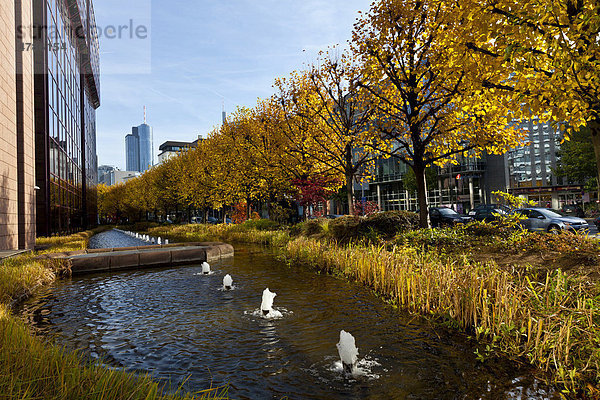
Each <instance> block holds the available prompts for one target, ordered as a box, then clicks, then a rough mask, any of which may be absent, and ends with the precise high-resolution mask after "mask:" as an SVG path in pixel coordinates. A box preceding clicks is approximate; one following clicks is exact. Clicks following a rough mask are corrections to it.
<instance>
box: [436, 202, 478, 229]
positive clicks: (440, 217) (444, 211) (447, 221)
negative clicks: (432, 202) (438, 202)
mask: <svg viewBox="0 0 600 400" xmlns="http://www.w3.org/2000/svg"><path fill="white" fill-rule="evenodd" d="M429 219H430V220H431V226H433V227H434V228H435V227H438V226H443V225H455V224H464V223H466V222H470V221H472V220H473V218H471V217H469V216H466V215H463V214H459V213H457V212H456V211H454V210H453V209H451V208H448V207H431V208H430V209H429Z"/></svg>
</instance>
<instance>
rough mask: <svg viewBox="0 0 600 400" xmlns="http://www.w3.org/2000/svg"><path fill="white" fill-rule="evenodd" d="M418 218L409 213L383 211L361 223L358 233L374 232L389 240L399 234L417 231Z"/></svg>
mask: <svg viewBox="0 0 600 400" xmlns="http://www.w3.org/2000/svg"><path fill="white" fill-rule="evenodd" d="M418 227H419V216H418V215H417V214H415V213H413V212H409V211H384V212H380V213H375V214H372V215H369V216H368V217H366V218H365V219H364V220H363V221H361V228H360V231H361V233H363V234H366V233H367V232H370V231H371V230H372V231H375V232H376V233H377V234H378V235H381V236H382V237H383V238H385V239H391V238H393V237H394V236H396V234H398V233H399V232H405V231H410V230H414V229H417V228H418Z"/></svg>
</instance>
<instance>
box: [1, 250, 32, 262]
mask: <svg viewBox="0 0 600 400" xmlns="http://www.w3.org/2000/svg"><path fill="white" fill-rule="evenodd" d="M29 251H31V250H2V251H0V261H1V260H4V259H5V258H10V257H14V256H17V255H19V254H23V253H27V252H29Z"/></svg>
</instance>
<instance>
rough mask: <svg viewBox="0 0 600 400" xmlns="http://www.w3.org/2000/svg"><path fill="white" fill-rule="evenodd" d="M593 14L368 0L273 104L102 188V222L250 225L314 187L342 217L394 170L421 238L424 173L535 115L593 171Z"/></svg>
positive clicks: (576, 8) (497, 149)
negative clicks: (167, 217) (258, 213)
mask: <svg viewBox="0 0 600 400" xmlns="http://www.w3.org/2000/svg"><path fill="white" fill-rule="evenodd" d="M599 12H600V6H599V4H598V3H597V2H595V1H593V0H566V1H565V0H560V1H551V0H536V1H525V2H523V1H517V0H459V1H455V2H448V1H442V0H379V1H376V2H375V3H373V5H372V6H371V8H370V10H369V11H368V12H367V13H365V14H362V15H361V17H360V18H359V19H358V20H357V22H356V24H355V26H354V30H353V34H352V40H351V42H350V47H349V49H347V50H345V51H340V50H338V49H336V48H333V49H329V51H327V52H325V53H322V54H321V55H320V57H319V60H318V62H317V63H316V64H314V65H310V66H308V67H307V68H305V69H304V70H302V71H295V72H293V73H291V74H290V76H288V77H285V78H281V79H277V80H276V81H275V88H276V93H275V94H274V95H273V96H272V97H271V98H268V99H263V100H259V101H258V103H257V104H256V106H255V107H254V108H239V109H238V110H237V111H236V112H235V113H234V114H233V116H232V118H231V119H230V121H229V122H228V123H226V124H224V125H223V126H222V127H221V128H220V129H217V130H215V131H213V132H212V133H211V134H210V135H209V137H208V139H207V140H205V141H204V142H203V143H202V144H201V145H200V146H199V147H198V148H197V149H195V150H191V151H187V152H183V153H182V154H181V155H180V156H179V157H177V158H174V159H172V160H170V161H169V162H168V163H166V164H163V165H161V166H159V167H156V168H154V169H152V170H151V171H149V172H147V173H146V174H144V176H142V177H141V178H139V179H136V180H133V181H130V182H128V183H127V184H125V185H122V186H116V187H114V188H110V189H104V192H103V194H102V196H101V199H113V200H111V201H110V202H109V201H104V200H101V202H104V204H103V205H102V207H104V209H101V212H108V210H114V207H115V202H121V203H122V204H121V203H119V206H118V207H120V209H121V210H122V212H127V213H132V212H133V213H135V212H138V213H143V212H144V211H148V210H152V209H155V208H157V207H163V206H165V205H167V204H169V205H170V206H171V207H173V206H174V205H175V206H176V207H177V206H181V207H194V208H199V209H207V208H220V207H223V206H226V205H232V204H237V203H239V202H245V204H246V205H247V207H248V212H249V208H250V204H251V203H253V202H256V201H266V202H277V201H283V200H285V199H290V198H296V199H299V200H301V201H302V198H303V197H306V196H307V193H311V196H309V197H314V196H313V195H314V193H315V190H314V189H315V186H319V187H320V188H321V190H320V191H317V192H319V193H321V195H325V194H326V193H330V192H335V190H336V189H337V188H338V187H340V186H342V187H345V188H346V193H347V201H348V204H349V208H350V212H352V211H353V195H352V192H353V190H352V187H353V182H355V181H356V180H358V179H364V178H367V177H368V176H369V175H370V174H371V173H372V172H373V166H374V162H375V160H376V159H377V158H378V157H393V158H396V159H398V160H400V161H401V162H403V163H405V164H407V165H408V166H409V167H410V168H411V169H412V171H413V172H414V176H415V181H416V186H417V195H418V199H419V209H420V218H421V224H422V226H426V225H427V203H426V195H425V192H426V182H425V170H426V168H428V167H429V166H432V165H443V164H445V163H448V162H453V161H454V160H455V158H456V157H457V156H458V155H460V154H466V153H467V152H468V153H469V154H475V155H479V154H481V153H482V152H484V151H485V152H488V153H496V154H498V153H502V152H504V151H506V150H507V149H508V148H511V147H514V146H517V145H519V144H522V143H523V140H524V136H523V135H522V133H521V132H519V131H517V130H515V129H513V126H515V125H514V124H512V121H513V120H515V119H521V118H528V117H531V116H533V115H535V116H539V117H540V118H546V119H548V120H554V121H555V123H558V121H560V123H562V124H564V126H565V127H567V128H568V129H569V131H568V132H570V131H571V130H573V129H578V128H579V127H581V126H584V125H587V126H588V127H589V129H590V132H591V135H592V138H593V141H594V148H595V149H596V155H597V159H598V160H600V101H599V97H598V86H599V85H600V79H599V75H598V67H599V65H598V62H599V61H598V60H599V56H600V51H599V29H600V17H599ZM597 169H598V171H600V162H598V164H597ZM303 193H304V195H303ZM304 200H305V201H306V199H304ZM111 207H112V208H111Z"/></svg>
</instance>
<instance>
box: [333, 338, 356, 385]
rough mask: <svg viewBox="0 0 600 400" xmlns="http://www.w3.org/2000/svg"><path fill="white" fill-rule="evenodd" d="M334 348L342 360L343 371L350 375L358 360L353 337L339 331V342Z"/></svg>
mask: <svg viewBox="0 0 600 400" xmlns="http://www.w3.org/2000/svg"><path fill="white" fill-rule="evenodd" d="M336 346H337V349H338V353H339V354H340V358H341V359H342V365H343V366H344V371H346V372H347V373H349V374H351V373H352V371H353V370H354V367H355V366H356V361H357V359H358V348H357V347H356V344H355V341H354V336H352V335H351V334H349V333H348V332H346V331H344V330H342V331H340V341H339V343H338V344H337V345H336Z"/></svg>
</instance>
